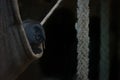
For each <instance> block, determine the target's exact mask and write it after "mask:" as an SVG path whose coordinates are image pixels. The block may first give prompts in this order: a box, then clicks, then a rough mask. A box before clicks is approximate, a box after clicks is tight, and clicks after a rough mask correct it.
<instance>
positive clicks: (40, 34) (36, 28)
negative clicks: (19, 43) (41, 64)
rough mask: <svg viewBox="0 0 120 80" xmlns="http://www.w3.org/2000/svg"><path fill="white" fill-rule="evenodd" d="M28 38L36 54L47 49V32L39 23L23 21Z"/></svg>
mask: <svg viewBox="0 0 120 80" xmlns="http://www.w3.org/2000/svg"><path fill="white" fill-rule="evenodd" d="M23 26H24V29H25V33H26V36H27V38H28V41H29V43H30V45H31V48H32V50H33V52H34V53H41V52H43V49H44V48H45V32H44V29H43V27H42V26H41V25H40V23H39V22H36V21H33V20H25V21H23Z"/></svg>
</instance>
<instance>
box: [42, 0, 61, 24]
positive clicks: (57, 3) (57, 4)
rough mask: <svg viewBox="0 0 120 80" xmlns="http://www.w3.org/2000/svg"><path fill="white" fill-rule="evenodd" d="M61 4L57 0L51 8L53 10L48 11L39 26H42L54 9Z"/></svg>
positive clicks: (59, 0)
mask: <svg viewBox="0 0 120 80" xmlns="http://www.w3.org/2000/svg"><path fill="white" fill-rule="evenodd" d="M61 2H62V0H58V1H57V2H56V4H55V5H54V6H53V8H52V9H51V10H50V11H49V13H48V14H47V15H46V16H45V18H44V19H43V20H42V21H41V23H40V24H41V25H44V24H45V22H46V21H47V20H48V18H49V17H50V16H51V15H52V13H53V12H54V11H55V10H56V8H58V6H59V5H60V3H61Z"/></svg>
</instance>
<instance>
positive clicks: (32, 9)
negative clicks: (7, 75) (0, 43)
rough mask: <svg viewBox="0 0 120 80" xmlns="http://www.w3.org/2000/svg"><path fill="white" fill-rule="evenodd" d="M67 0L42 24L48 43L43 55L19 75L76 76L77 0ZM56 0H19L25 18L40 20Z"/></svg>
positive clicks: (33, 79)
mask: <svg viewBox="0 0 120 80" xmlns="http://www.w3.org/2000/svg"><path fill="white" fill-rule="evenodd" d="M68 1H69V0H64V1H63V2H62V3H61V5H60V6H59V7H58V8H57V9H56V10H55V11H54V13H53V14H52V15H51V16H50V18H49V19H48V20H47V22H46V23H45V24H44V25H43V27H44V29H45V34H46V45H45V46H46V47H45V50H44V53H43V56H42V58H41V59H39V60H37V61H36V62H33V63H32V64H31V65H30V66H29V67H28V68H27V70H26V71H25V72H24V73H23V74H21V76H20V77H19V78H18V79H20V80H24V79H26V80H28V79H29V80H40V79H41V77H42V79H43V80H44V77H45V78H49V77H52V78H57V79H60V80H73V78H74V77H75V76H76V70H77V69H76V67H77V38H76V34H77V33H76V30H75V23H76V21H77V19H76V0H70V1H69V2H70V3H68ZM55 2H56V0H19V7H20V13H21V17H22V20H26V19H33V20H37V21H41V20H42V19H43V18H44V17H45V15H46V14H47V13H48V12H49V10H50V9H51V8H52V6H53V5H54V4H55ZM71 3H72V4H71ZM30 75H31V76H30ZM52 80H53V79H52Z"/></svg>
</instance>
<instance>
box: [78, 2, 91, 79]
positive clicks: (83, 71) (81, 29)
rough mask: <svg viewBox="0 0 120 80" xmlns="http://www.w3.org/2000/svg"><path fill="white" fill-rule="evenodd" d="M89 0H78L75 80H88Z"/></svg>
mask: <svg viewBox="0 0 120 80" xmlns="http://www.w3.org/2000/svg"><path fill="white" fill-rule="evenodd" d="M88 4H89V0H78V3H77V5H78V8H77V18H78V21H77V23H76V30H77V38H78V45H77V52H78V57H77V59H78V66H77V80H89V79H88V71H89V69H88V66H89V58H88V52H89V48H88V45H89V36H88V33H89V28H88V24H89V7H88Z"/></svg>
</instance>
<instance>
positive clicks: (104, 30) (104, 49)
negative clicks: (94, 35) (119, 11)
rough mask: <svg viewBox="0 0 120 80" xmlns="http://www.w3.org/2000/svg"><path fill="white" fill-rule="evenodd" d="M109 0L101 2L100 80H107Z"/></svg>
mask: <svg viewBox="0 0 120 80" xmlns="http://www.w3.org/2000/svg"><path fill="white" fill-rule="evenodd" d="M109 24H110V22H109V0H101V49H100V80H109Z"/></svg>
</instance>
